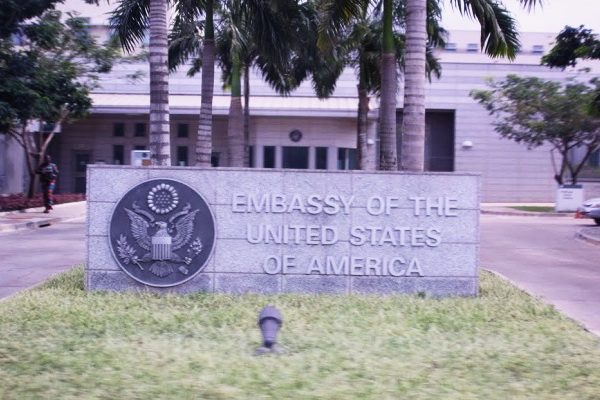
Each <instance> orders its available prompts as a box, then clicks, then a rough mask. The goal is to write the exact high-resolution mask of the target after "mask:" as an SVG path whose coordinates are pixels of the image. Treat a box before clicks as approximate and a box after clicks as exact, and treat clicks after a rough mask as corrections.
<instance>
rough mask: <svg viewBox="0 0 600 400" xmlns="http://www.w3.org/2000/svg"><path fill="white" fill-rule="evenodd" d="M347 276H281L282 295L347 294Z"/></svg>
mask: <svg viewBox="0 0 600 400" xmlns="http://www.w3.org/2000/svg"><path fill="white" fill-rule="evenodd" d="M349 279H350V277H348V276H298V275H292V276H286V275H284V276H283V288H282V292H283V293H320V294H324V293H327V294H345V293H348V284H349Z"/></svg>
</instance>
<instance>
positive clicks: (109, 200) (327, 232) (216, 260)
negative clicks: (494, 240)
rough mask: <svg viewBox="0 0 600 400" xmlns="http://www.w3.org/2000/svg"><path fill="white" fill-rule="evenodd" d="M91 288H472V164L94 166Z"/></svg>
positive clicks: (462, 291) (475, 225)
mask: <svg viewBox="0 0 600 400" xmlns="http://www.w3.org/2000/svg"><path fill="white" fill-rule="evenodd" d="M87 193H88V226H87V239H88V252H87V267H86V287H87V289H88V290H92V291H104V290H109V291H112V290H115V291H122V290H150V291H157V292H176V293H195V292H226V293H265V294H274V293H285V292H303V293H378V294H390V293H408V294H418V293H424V294H427V295H432V296H448V295H476V294H477V293H478V277H477V269H478V262H479V202H480V177H479V176H478V175H475V174H460V173H422V174H409V173H401V172H397V173H394V172H389V173H388V172H376V173H369V172H363V171H352V172H349V171H336V172H332V171H297V170H266V169H262V170H261V169H259V170H257V169H233V168H215V169H197V168H193V167H190V168H186V167H129V166H109V165H91V166H89V168H88V190H87Z"/></svg>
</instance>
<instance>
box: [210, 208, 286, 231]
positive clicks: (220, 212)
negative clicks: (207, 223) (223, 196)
mask: <svg viewBox="0 0 600 400" xmlns="http://www.w3.org/2000/svg"><path fill="white" fill-rule="evenodd" d="M212 209H213V212H214V213H215V222H216V226H217V237H218V238H220V239H244V240H245V239H246V233H247V229H248V225H252V226H253V227H256V226H258V225H264V224H270V225H283V224H284V215H283V214H267V213H265V214H258V213H237V212H236V213H234V212H231V206H230V205H216V206H213V207H212Z"/></svg>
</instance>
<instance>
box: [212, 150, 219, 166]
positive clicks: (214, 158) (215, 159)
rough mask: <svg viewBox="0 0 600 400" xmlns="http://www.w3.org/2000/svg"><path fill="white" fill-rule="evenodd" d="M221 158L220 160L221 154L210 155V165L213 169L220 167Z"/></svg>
mask: <svg viewBox="0 0 600 400" xmlns="http://www.w3.org/2000/svg"><path fill="white" fill-rule="evenodd" d="M219 158H220V154H219V153H212V154H211V155H210V165H212V166H213V167H218V166H219Z"/></svg>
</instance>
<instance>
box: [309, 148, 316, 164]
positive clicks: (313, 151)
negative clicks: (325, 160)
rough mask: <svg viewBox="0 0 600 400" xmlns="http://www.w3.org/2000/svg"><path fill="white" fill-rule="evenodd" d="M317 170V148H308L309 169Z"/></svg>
mask: <svg viewBox="0 0 600 400" xmlns="http://www.w3.org/2000/svg"><path fill="white" fill-rule="evenodd" d="M316 168H317V148H316V147H314V146H310V147H309V148H308V169H316Z"/></svg>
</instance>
